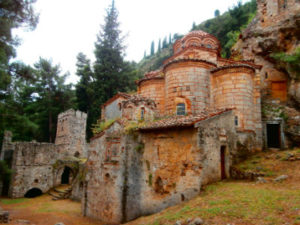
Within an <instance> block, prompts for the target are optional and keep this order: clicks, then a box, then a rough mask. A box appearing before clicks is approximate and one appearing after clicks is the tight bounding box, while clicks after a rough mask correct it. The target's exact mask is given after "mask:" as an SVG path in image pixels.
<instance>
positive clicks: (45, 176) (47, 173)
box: [9, 142, 57, 198]
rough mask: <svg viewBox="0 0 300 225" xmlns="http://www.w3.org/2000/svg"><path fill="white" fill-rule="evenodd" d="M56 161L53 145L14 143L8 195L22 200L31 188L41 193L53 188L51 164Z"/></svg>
mask: <svg viewBox="0 0 300 225" xmlns="http://www.w3.org/2000/svg"><path fill="white" fill-rule="evenodd" d="M56 159H57V152H56V150H55V145H54V144H50V143H34V142H27V143H24V142H20V143H15V150H14V155H13V162H12V169H13V175H12V181H11V182H12V183H11V185H10V191H9V195H10V197H12V198H22V197H24V195H25V194H26V192H27V191H29V190H30V189H32V188H38V189H40V190H41V191H42V192H43V193H45V192H47V191H48V190H49V189H50V188H52V187H53V166H52V165H53V164H54V163H55V160H56Z"/></svg>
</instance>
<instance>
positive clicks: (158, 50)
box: [157, 39, 161, 52]
mask: <svg viewBox="0 0 300 225" xmlns="http://www.w3.org/2000/svg"><path fill="white" fill-rule="evenodd" d="M160 50H161V40H160V39H159V40H158V48H157V52H160Z"/></svg>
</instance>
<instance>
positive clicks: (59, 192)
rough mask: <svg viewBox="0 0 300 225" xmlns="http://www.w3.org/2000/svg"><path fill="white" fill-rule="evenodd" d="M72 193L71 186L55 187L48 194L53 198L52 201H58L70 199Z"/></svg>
mask: <svg viewBox="0 0 300 225" xmlns="http://www.w3.org/2000/svg"><path fill="white" fill-rule="evenodd" d="M71 191H72V186H70V185H68V186H65V185H64V186H57V187H54V188H52V189H51V190H50V191H49V192H48V194H49V195H51V196H52V197H53V198H52V200H60V199H67V198H69V197H70V195H71Z"/></svg>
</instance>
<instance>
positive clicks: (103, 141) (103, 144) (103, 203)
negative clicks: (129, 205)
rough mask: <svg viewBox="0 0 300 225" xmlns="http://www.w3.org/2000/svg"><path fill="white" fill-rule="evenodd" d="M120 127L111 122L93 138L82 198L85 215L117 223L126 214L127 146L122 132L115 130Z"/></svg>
mask: <svg viewBox="0 0 300 225" xmlns="http://www.w3.org/2000/svg"><path fill="white" fill-rule="evenodd" d="M115 124H116V123H115ZM118 129H119V127H118V126H116V127H115V126H111V127H110V128H109V129H108V130H106V131H105V133H103V134H102V136H98V137H97V138H95V139H93V140H92V141H91V142H90V146H89V155H88V161H87V163H86V167H87V175H86V182H87V183H86V185H85V188H84V198H83V199H82V210H83V215H85V216H88V217H92V218H96V219H99V220H101V221H104V222H107V223H115V224H119V223H120V222H121V221H122V218H123V217H122V216H123V214H122V191H123V183H124V176H123V174H124V167H123V158H122V157H123V155H124V154H122V153H123V152H124V148H123V147H121V146H122V144H121V141H122V140H121V136H120V134H118V133H115V132H116V131H117V130H118Z"/></svg>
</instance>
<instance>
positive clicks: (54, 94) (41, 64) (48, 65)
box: [31, 58, 74, 142]
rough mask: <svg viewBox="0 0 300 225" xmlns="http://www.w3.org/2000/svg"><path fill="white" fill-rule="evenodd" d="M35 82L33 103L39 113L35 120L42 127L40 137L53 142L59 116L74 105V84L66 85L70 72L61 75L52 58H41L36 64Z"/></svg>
mask: <svg viewBox="0 0 300 225" xmlns="http://www.w3.org/2000/svg"><path fill="white" fill-rule="evenodd" d="M34 67H35V71H34V73H35V79H36V80H35V84H34V85H33V86H34V91H35V92H34V95H35V96H36V97H35V98H34V100H33V102H32V104H31V106H34V107H35V109H34V111H35V113H36V115H38V116H37V117H34V118H33V120H34V121H35V123H36V124H38V125H39V128H40V135H41V137H40V139H42V140H44V141H46V140H47V139H49V140H48V141H49V142H53V141H54V139H55V134H56V123H57V116H58V114H59V113H60V112H62V111H65V110H67V109H69V108H71V107H72V106H73V105H74V92H73V91H72V90H71V88H72V84H69V85H66V84H65V80H66V78H67V76H68V74H63V75H61V69H60V66H59V65H52V61H51V60H47V59H43V58H40V60H39V61H38V62H37V63H36V64H35V65H34Z"/></svg>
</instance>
